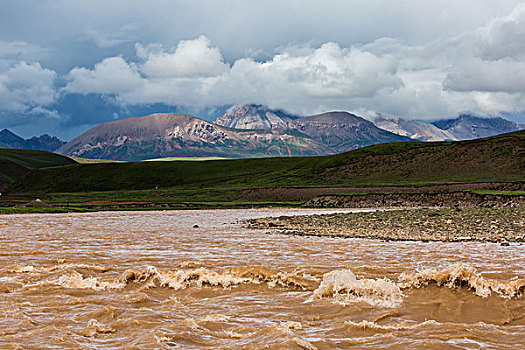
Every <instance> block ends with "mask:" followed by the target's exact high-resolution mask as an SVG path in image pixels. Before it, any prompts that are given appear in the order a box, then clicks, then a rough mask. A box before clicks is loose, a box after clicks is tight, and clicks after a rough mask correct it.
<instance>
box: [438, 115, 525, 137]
mask: <svg viewBox="0 0 525 350" xmlns="http://www.w3.org/2000/svg"><path fill="white" fill-rule="evenodd" d="M432 124H433V125H434V126H436V127H438V128H440V129H442V130H445V131H448V132H450V133H451V134H452V135H454V137H456V138H457V139H459V140H470V139H476V138H480V137H488V136H494V135H499V134H503V133H507V132H512V131H517V130H521V129H523V128H524V125H521V124H518V123H515V122H512V121H510V120H506V119H503V118H501V117H496V118H482V117H476V116H473V115H469V114H462V115H460V116H459V117H457V118H455V119H445V120H438V121H435V122H433V123H432Z"/></svg>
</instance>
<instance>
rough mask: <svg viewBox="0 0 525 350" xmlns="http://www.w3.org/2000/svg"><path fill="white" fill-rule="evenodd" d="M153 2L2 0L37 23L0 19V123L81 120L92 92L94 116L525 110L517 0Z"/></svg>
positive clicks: (523, 15) (523, 29)
mask: <svg viewBox="0 0 525 350" xmlns="http://www.w3.org/2000/svg"><path fill="white" fill-rule="evenodd" d="M31 1H33V0H29V2H31ZM152 1H154V2H155V4H156V5H158V6H151V5H145V4H142V3H141V2H135V1H129V0H125V1H124V0H114V1H111V2H104V1H101V0H93V1H89V2H79V3H75V4H74V5H73V4H71V3H70V2H68V1H66V0H58V1H54V2H50V3H42V2H40V1H34V3H33V5H34V6H29V7H28V6H25V5H24V6H22V5H19V4H17V3H16V2H12V3H9V4H6V6H5V9H4V11H5V13H18V12H20V11H25V12H24V18H26V17H30V18H34V22H35V24H34V26H35V28H44V29H41V30H40V29H39V30H36V31H30V30H29V29H30V28H31V26H30V25H25V26H22V25H21V24H19V23H18V22H19V21H16V20H15V19H16V18H15V17H16V16H12V17H13V18H15V19H13V20H11V19H10V18H8V17H5V21H2V23H0V32H1V33H3V34H2V35H0V124H2V125H0V126H1V127H5V126H9V125H14V124H17V123H21V122H22V121H23V122H24V123H28V122H30V119H31V118H32V117H35V118H36V117H38V118H53V119H56V120H60V122H57V123H58V124H57V125H58V127H64V128H66V127H71V125H75V120H77V124H79V123H80V124H89V123H90V120H89V116H88V115H87V114H86V113H84V112H83V111H80V109H81V108H82V109H84V110H85V109H86V108H87V107H86V106H84V105H81V104H78V103H77V102H78V101H91V102H93V101H95V100H96V99H98V100H99V101H101V102H100V103H98V104H97V105H98V106H101V107H100V109H97V116H93V119H92V120H91V124H93V123H98V122H101V121H105V120H110V119H111V118H113V115H114V114H115V113H117V112H118V113H119V115H121V114H122V115H125V113H126V111H128V110H141V111H142V110H144V111H147V110H148V108H146V107H145V106H151V108H153V107H155V108H159V106H160V108H161V109H162V108H164V107H166V106H173V110H180V109H181V108H182V109H193V110H209V109H211V108H215V107H220V106H225V105H231V104H242V103H262V104H267V105H269V106H271V107H277V108H284V109H287V110H289V111H290V112H293V113H298V114H313V113H317V112H322V111H327V110H347V111H351V112H354V113H358V114H361V115H364V116H368V115H371V116H372V115H374V114H375V112H381V113H384V114H391V115H397V116H402V117H408V118H436V117H452V116H454V115H457V114H458V113H461V112H472V113H477V114H492V115H494V114H500V113H511V114H512V113H522V112H523V111H525V3H522V2H519V1H516V0H501V1H500V2H497V3H496V2H493V1H479V0H465V1H464V2H461V3H458V2H457V1H452V0H450V1H449V0H445V1H443V0H440V1H438V0H429V1H427V2H425V3H424V4H423V3H421V2H420V1H416V0H407V1H406V2H403V3H398V4H385V2H384V1H379V0H370V1H368V2H366V5H365V4H364V3H362V2H353V1H348V2H345V1H337V0H327V1H326V3H324V4H323V6H320V5H319V4H318V3H317V2H315V1H313V0H304V1H301V2H298V1H284V2H283V1H277V0H275V1H274V0H269V1H267V2H264V3H261V2H256V1H251V0H249V1H246V2H238V1H233V0H232V1H230V2H229V0H226V1H225V2H224V3H227V4H229V5H226V6H225V5H224V3H222V2H221V5H220V6H219V5H218V3H217V2H215V1H212V0H195V2H192V3H191V4H189V3H188V2H186V1H179V0H174V1H170V2H165V1H163V0H152ZM21 6H22V7H21ZM202 9H206V10H207V11H204V12H203V11H202ZM57 13H63V14H65V15H64V20H63V21H61V22H60V25H58V24H57V23H55V22H56V16H57ZM115 13H118V14H119V15H118V16H117V15H114V14H115ZM494 13H498V15H497V16H495V17H492V14H494ZM53 19H54V20H53ZM40 21H45V23H44V22H42V23H40ZM195 24H198V25H195ZM327 24H329V25H327ZM64 28H66V29H67V30H65V29H64ZM327 28H329V29H327ZM18 35H20V37H18ZM6 38H14V39H12V40H6ZM50 38H52V39H50ZM35 42H38V43H39V44H38V45H36V44H34V43H35ZM78 96H79V98H77V97H78ZM74 101H77V102H74ZM64 103H68V104H72V105H68V106H63V105H62V104H64ZM75 103H77V106H76V108H77V111H75V106H74V104H75ZM111 105H114V106H116V107H115V108H108V106H111ZM162 106H164V107H162ZM63 111H67V113H65V112H63ZM81 115H82V117H80V116H81ZM17 118H18V119H19V120H22V121H15V119H17ZM75 118H76V119H75ZM60 125H62V126H60Z"/></svg>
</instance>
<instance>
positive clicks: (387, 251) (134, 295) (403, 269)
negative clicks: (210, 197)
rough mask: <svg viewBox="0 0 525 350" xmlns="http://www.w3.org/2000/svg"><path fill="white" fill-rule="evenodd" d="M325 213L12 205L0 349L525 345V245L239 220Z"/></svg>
mask: <svg viewBox="0 0 525 350" xmlns="http://www.w3.org/2000/svg"><path fill="white" fill-rule="evenodd" d="M314 212H315V213H317V212H320V210H316V211H309V210H278V209H271V210H213V211H169V212H101V213H89V214H52V215H10V216H0V239H1V240H0V348H86V349H100V348H105V349H108V348H128V349H135V348H137V349H151V348H180V349H192V348H224V349H238V348H240V349H258V348H269V349H283V348H285V349H286V348H291V349H300V348H304V349H315V348H318V349H334V348H341V349H342V348H345V349H346V348H355V349H377V348H383V349H406V348H413V349H418V348H419V349H481V348H494V349H519V348H525V298H523V296H522V294H523V293H524V289H525V282H524V280H523V278H524V276H525V264H524V258H525V249H524V248H525V246H524V245H517V244H511V245H510V246H506V247H505V246H500V245H498V244H494V243H478V242H476V243H474V242H471V243H438V242H434V243H419V242H381V241H375V240H366V239H340V238H337V239H333V238H326V237H294V236H284V235H277V234H266V233H265V232H263V231H255V230H250V229H247V228H243V227H242V226H241V225H239V224H236V222H237V221H238V220H243V219H248V218H255V217H264V216H279V215H291V214H304V213H314ZM332 212H333V211H332ZM195 224H197V225H198V226H199V227H197V228H194V227H193V226H194V225H195ZM516 276H517V277H516Z"/></svg>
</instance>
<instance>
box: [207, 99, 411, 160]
mask: <svg viewBox="0 0 525 350" xmlns="http://www.w3.org/2000/svg"><path fill="white" fill-rule="evenodd" d="M216 123H217V124H219V125H224V126H228V127H236V128H242V129H266V130H276V129H277V130H286V129H289V130H294V131H299V132H301V133H302V134H304V135H307V136H309V137H311V138H312V139H313V140H315V141H317V142H319V143H321V144H323V145H324V146H326V147H328V148H330V149H331V150H332V151H333V152H335V153H339V152H345V151H349V150H352V149H356V148H359V147H363V146H368V145H371V144H376V143H386V142H396V141H408V140H410V139H409V138H408V137H404V136H400V135H397V134H394V133H391V132H389V131H385V130H382V129H379V128H377V127H376V126H375V125H374V124H373V123H371V122H369V121H368V120H366V119H363V118H361V117H358V116H356V115H354V114H351V113H347V112H328V113H323V114H318V115H313V116H308V117H297V116H293V115H291V114H288V113H286V112H283V111H280V110H271V109H269V108H268V107H265V106H261V105H243V106H234V107H232V108H231V109H230V110H228V112H226V114H224V115H223V116H222V117H219V118H218V119H217V121H216Z"/></svg>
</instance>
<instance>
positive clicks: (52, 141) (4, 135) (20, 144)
mask: <svg viewBox="0 0 525 350" xmlns="http://www.w3.org/2000/svg"><path fill="white" fill-rule="evenodd" d="M64 144H66V142H64V141H62V140H60V139H58V138H57V137H54V136H53V137H51V136H49V135H48V134H44V135H41V136H39V137H36V136H35V137H32V138H30V139H24V138H22V137H20V136H18V135H16V134H14V133H13V132H11V131H10V130H8V129H4V130H2V131H0V146H1V147H3V148H15V149H34V150H41V151H54V150H56V149H58V148H60V147H61V146H62V145H64Z"/></svg>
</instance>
